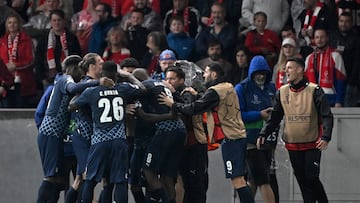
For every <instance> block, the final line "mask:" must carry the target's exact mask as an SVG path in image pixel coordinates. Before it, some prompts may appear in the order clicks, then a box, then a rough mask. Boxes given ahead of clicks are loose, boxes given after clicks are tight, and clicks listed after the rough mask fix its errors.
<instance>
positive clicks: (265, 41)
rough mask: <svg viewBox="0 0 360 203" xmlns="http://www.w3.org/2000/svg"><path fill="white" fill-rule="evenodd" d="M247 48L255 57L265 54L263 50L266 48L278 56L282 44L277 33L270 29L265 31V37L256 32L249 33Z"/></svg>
mask: <svg viewBox="0 0 360 203" xmlns="http://www.w3.org/2000/svg"><path fill="white" fill-rule="evenodd" d="M245 46H246V47H247V48H248V49H249V51H250V52H251V53H253V54H254V55H257V54H261V55H262V54H265V53H263V50H262V49H264V48H266V49H267V50H268V51H270V52H273V53H276V54H278V53H279V52H280V48H281V42H280V39H279V37H278V36H277V35H276V33H275V32H273V31H271V30H269V29H265V30H264V34H263V35H260V34H259V33H258V32H257V31H256V30H253V31H250V32H248V33H247V35H246V40H245Z"/></svg>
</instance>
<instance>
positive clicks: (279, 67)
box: [272, 37, 302, 89]
mask: <svg viewBox="0 0 360 203" xmlns="http://www.w3.org/2000/svg"><path fill="white" fill-rule="evenodd" d="M294 57H297V58H302V57H301V55H300V54H299V52H298V49H297V45H296V42H295V40H294V39H293V38H290V37H287V38H285V39H284V40H283V41H282V44H281V49H280V54H279V59H278V61H277V63H276V64H275V66H274V70H273V77H272V78H273V79H272V80H273V82H274V83H275V86H276V89H279V88H280V87H281V86H282V85H285V84H287V82H286V81H287V79H286V74H285V72H284V71H285V65H286V62H287V60H288V59H289V58H294Z"/></svg>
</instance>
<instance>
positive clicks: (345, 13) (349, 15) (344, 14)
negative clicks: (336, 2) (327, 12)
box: [339, 11, 353, 22]
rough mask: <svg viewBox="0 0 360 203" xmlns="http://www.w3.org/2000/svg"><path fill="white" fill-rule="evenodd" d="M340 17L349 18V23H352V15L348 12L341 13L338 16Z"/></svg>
mask: <svg viewBox="0 0 360 203" xmlns="http://www.w3.org/2000/svg"><path fill="white" fill-rule="evenodd" d="M340 16H346V17H349V18H350V20H351V22H352V21H353V16H352V14H351V13H350V12H348V11H345V12H342V13H341V14H340ZM340 16H339V17H340Z"/></svg>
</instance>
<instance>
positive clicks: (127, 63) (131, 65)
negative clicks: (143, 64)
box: [120, 57, 140, 73]
mask: <svg viewBox="0 0 360 203" xmlns="http://www.w3.org/2000/svg"><path fill="white" fill-rule="evenodd" d="M139 67H140V64H139V62H138V61H137V60H136V59H135V58H132V57H130V58H126V59H124V60H123V61H122V62H121V63H120V68H121V69H122V70H124V71H126V72H129V73H132V72H133V71H134V70H135V69H136V68H139Z"/></svg>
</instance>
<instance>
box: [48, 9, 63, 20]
mask: <svg viewBox="0 0 360 203" xmlns="http://www.w3.org/2000/svg"><path fill="white" fill-rule="evenodd" d="M53 15H57V16H59V17H60V18H61V19H63V20H64V19H65V12H64V11H62V10H60V9H55V10H52V11H50V15H49V16H50V19H51V17H52V16H53Z"/></svg>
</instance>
